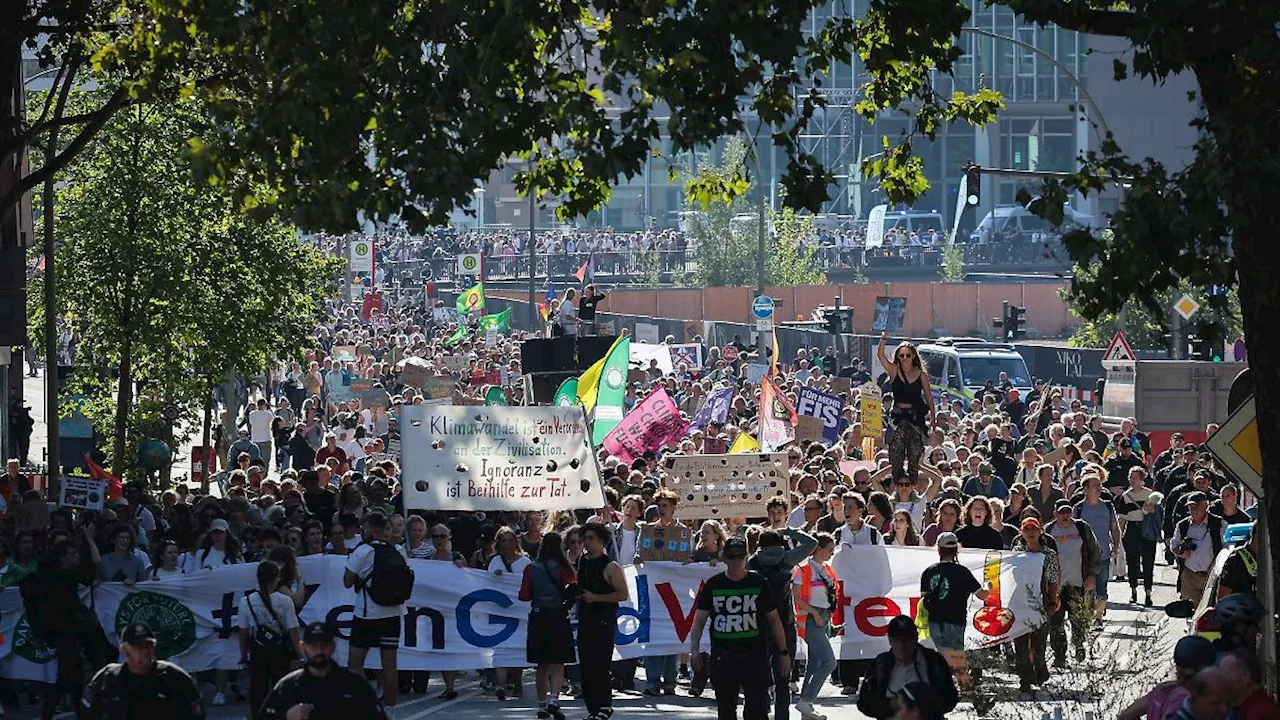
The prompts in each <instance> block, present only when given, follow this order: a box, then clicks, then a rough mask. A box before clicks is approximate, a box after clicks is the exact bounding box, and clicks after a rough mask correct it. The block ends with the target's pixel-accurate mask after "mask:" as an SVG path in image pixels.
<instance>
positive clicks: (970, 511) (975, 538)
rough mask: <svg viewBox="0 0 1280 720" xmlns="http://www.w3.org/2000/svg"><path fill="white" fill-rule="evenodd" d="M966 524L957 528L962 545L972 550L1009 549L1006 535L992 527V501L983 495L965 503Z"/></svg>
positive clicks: (957, 534)
mask: <svg viewBox="0 0 1280 720" xmlns="http://www.w3.org/2000/svg"><path fill="white" fill-rule="evenodd" d="M963 514H964V524H962V525H961V526H960V529H959V530H956V539H958V540H959V541H960V545H961V547H965V548H968V549H970V550H1007V549H1008V546H1006V545H1005V544H1004V543H1005V541H1004V537H1002V536H1001V535H1000V532H999V531H998V530H996V529H995V528H993V527H991V520H992V518H993V516H992V510H991V502H990V501H989V500H987V498H985V497H983V496H981V495H975V496H974V497H971V498H969V502H967V503H965V505H964V513H963Z"/></svg>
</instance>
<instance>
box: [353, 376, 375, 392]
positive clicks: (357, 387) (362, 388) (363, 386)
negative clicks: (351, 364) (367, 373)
mask: <svg viewBox="0 0 1280 720" xmlns="http://www.w3.org/2000/svg"><path fill="white" fill-rule="evenodd" d="M377 384H378V381H377V380H374V379H372V378H356V379H354V380H352V381H351V394H353V395H359V394H360V393H364V392H368V391H370V390H373V389H374V386H375V385H377Z"/></svg>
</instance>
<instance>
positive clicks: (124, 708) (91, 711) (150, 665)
mask: <svg viewBox="0 0 1280 720" xmlns="http://www.w3.org/2000/svg"><path fill="white" fill-rule="evenodd" d="M120 652H121V653H123V654H124V659H125V661H124V662H123V663H111V664H109V665H107V666H106V667H104V668H102V669H101V670H99V671H98V674H96V675H94V676H93V679H92V680H90V681H89V686H88V687H87V688H85V691H84V696H83V698H82V699H81V708H80V714H79V717H80V718H102V719H103V720H126V719H131V718H175V719H177V718H191V719H198V718H203V717H204V705H203V704H201V702H200V691H199V690H198V689H197V688H196V683H195V681H194V680H192V679H191V676H190V675H188V674H187V672H186V671H185V670H183V669H182V668H180V667H178V666H177V665H174V664H173V663H169V662H165V661H164V660H156V634H155V632H154V631H152V629H151V626H150V625H147V624H146V623H144V622H136V623H132V624H130V625H128V626H126V627H125V629H124V631H123V632H121V633H120Z"/></svg>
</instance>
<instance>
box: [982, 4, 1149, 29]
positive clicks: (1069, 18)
mask: <svg viewBox="0 0 1280 720" xmlns="http://www.w3.org/2000/svg"><path fill="white" fill-rule="evenodd" d="M1002 4H1003V5H1005V6H1006V7H1008V8H1010V9H1012V10H1013V11H1014V12H1016V13H1018V14H1019V15H1023V16H1025V17H1026V18H1027V19H1028V20H1031V21H1033V22H1036V23H1040V24H1046V25H1047V24H1049V23H1052V24H1054V25H1057V26H1058V27H1060V28H1063V29H1066V30H1075V31H1076V32H1084V33H1090V34H1092V35H1109V36H1111V37H1129V31H1130V30H1131V29H1132V28H1133V22H1134V14H1133V13H1132V12H1127V11H1124V10H1101V9H1098V8H1094V7H1091V6H1090V5H1089V3H1088V2H1087V1H1086V0H1068V1H1067V2H1064V1H1063V0H1004V2H1003V3H1002Z"/></svg>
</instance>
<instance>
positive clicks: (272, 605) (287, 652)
mask: <svg viewBox="0 0 1280 720" xmlns="http://www.w3.org/2000/svg"><path fill="white" fill-rule="evenodd" d="M279 590H280V566H279V565H277V564H275V563H273V562H271V561H270V560H266V561H263V562H261V563H258V592H256V593H250V594H248V595H245V596H244V597H243V598H242V599H241V600H240V612H239V613H238V614H237V615H236V619H237V621H238V622H239V624H240V664H241V665H243V666H244V667H246V668H248V670H249V720H254V718H256V717H257V716H258V709H259V708H261V707H262V702H263V700H265V699H266V698H267V693H269V692H271V688H273V687H275V684H276V683H277V682H279V681H280V678H282V677H284V676H285V675H286V674H288V672H289V663H290V662H291V661H292V660H293V658H294V657H296V656H297V651H296V648H297V647H298V613H297V612H296V611H295V610H294V608H293V598H291V597H289V596H288V595H287V594H285V593H282V592H280V591H279Z"/></svg>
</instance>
